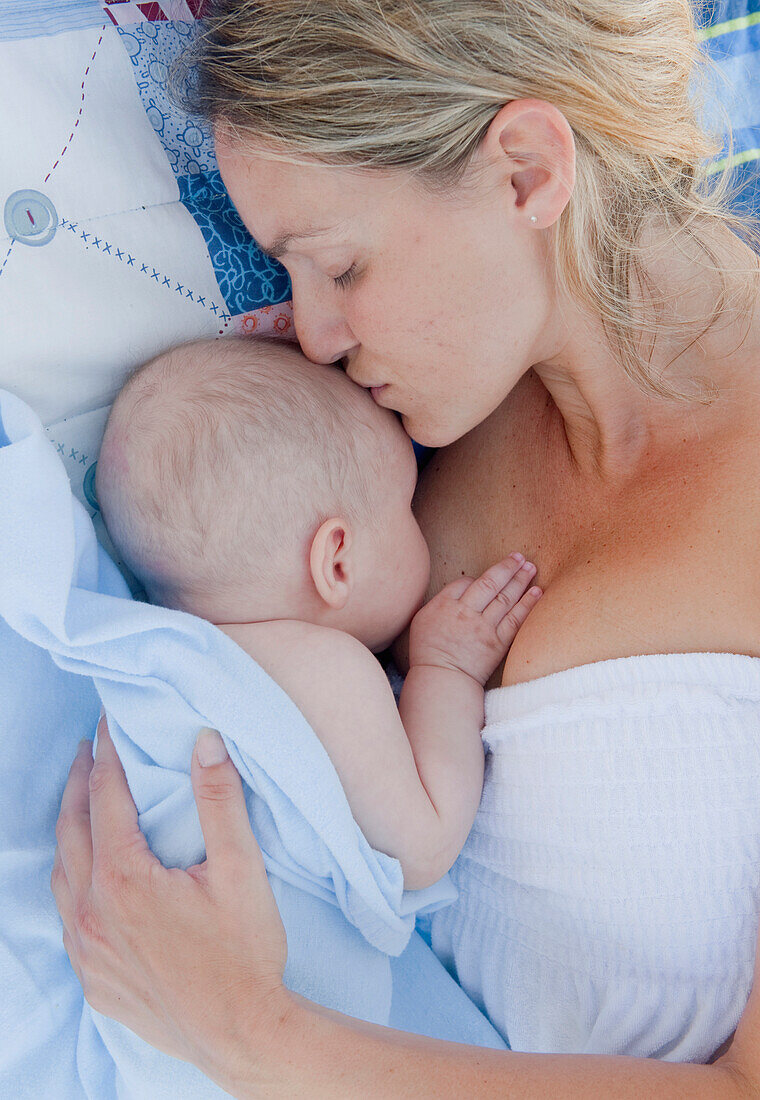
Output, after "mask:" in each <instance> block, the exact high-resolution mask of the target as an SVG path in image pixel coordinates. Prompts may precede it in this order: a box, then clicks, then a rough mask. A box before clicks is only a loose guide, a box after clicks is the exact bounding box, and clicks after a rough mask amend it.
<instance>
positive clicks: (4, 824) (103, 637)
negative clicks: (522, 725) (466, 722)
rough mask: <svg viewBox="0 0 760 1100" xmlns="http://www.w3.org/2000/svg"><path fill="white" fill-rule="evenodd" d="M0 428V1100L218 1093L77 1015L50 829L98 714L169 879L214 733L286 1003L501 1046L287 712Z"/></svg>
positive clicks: (253, 669) (187, 837) (419, 903)
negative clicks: (239, 800) (311, 1002)
mask: <svg viewBox="0 0 760 1100" xmlns="http://www.w3.org/2000/svg"><path fill="white" fill-rule="evenodd" d="M0 422H1V423H2V428H0V500H1V501H2V506H1V508H0V716H1V717H0V724H1V727H2V728H1V729H0V745H2V750H1V751H2V756H1V757H0V760H1V761H2V776H1V777H0V897H1V898H2V909H1V910H0V988H1V989H2V997H0V1002H1V1006H0V1035H1V1036H2V1038H1V1039H0V1095H2V1096H8V1097H13V1098H14V1100H19V1098H21V1097H42V1096H49V1097H55V1100H68V1098H69V1097H81V1096H88V1097H93V1098H95V1097H97V1100H110V1098H111V1097H116V1096H119V1097H125V1096H129V1097H135V1098H140V1100H145V1098H147V1097H150V1098H151V1100H162V1098H164V1097H166V1098H167V1100H168V1098H169V1097H171V1098H174V1097H178V1096H182V1097H183V1098H184V1100H187V1098H190V1097H200V1096H203V1097H208V1096H214V1095H217V1094H218V1093H219V1090H218V1089H216V1087H215V1086H213V1085H211V1083H210V1082H208V1081H207V1080H206V1079H205V1078H204V1077H202V1075H201V1074H199V1073H198V1072H197V1071H196V1070H195V1069H194V1068H193V1067H191V1066H188V1065H186V1064H185V1063H181V1062H177V1061H174V1060H173V1059H170V1058H168V1057H166V1056H164V1055H162V1054H159V1053H157V1052H156V1051H154V1050H152V1049H151V1048H150V1047H148V1046H147V1045H146V1044H144V1043H142V1041H140V1040H139V1039H137V1038H136V1036H134V1035H133V1034H132V1033H131V1032H129V1031H127V1030H126V1029H125V1028H122V1027H121V1026H120V1025H118V1024H115V1023H114V1022H113V1021H111V1020H108V1019H106V1018H104V1017H102V1016H100V1015H98V1014H97V1013H95V1012H93V1011H91V1010H90V1008H89V1007H88V1006H87V1005H86V1003H84V1001H83V998H82V994H81V990H80V988H79V985H78V982H77V979H76V977H75V976H74V974H73V972H72V970H71V968H70V966H69V964H68V961H67V958H66V955H65V953H64V951H63V948H62V944H61V925H60V921H59V918H58V915H57V913H56V911H55V908H54V906H53V902H52V898H51V896H50V892H49V877H50V871H51V867H52V857H53V850H54V847H55V838H54V827H55V820H56V817H57V812H58V805H59V801H60V794H61V791H62V788H63V784H64V782H65V778H66V773H67V770H68V767H69V764H70V762H71V759H72V757H73V754H74V751H75V747H76V743H77V741H78V739H79V738H80V737H82V736H83V735H90V734H92V732H93V731H94V728H95V724H96V721H97V717H98V712H99V706H100V702H99V696H100V698H102V700H103V702H104V704H105V706H106V710H107V712H108V715H109V719H110V728H111V730H112V733H113V738H114V742H115V744H116V746H117V749H118V751H119V754H120V756H121V759H122V761H123V763H124V766H125V769H126V772H127V777H128V779H129V783H130V787H131V790H132V793H133V796H134V798H135V801H136V803H137V806H138V809H139V811H140V822H141V826H142V828H143V830H144V831H145V833H146V835H147V837H148V840H149V842H150V845H151V847H152V848H153V850H154V851H155V852H156V853H157V854H158V855H159V856H160V858H161V859H162V860H163V861H164V862H165V863H167V864H170V865H174V866H187V865H189V864H191V863H194V862H197V861H198V860H199V859H201V858H202V855H203V842H202V836H201V832H200V827H199V824H198V819H197V814H196V811H195V804H194V801H193V798H192V792H191V787H190V779H189V764H190V755H191V750H192V746H193V743H194V740H195V736H196V734H197V731H198V729H199V727H201V726H204V725H209V726H213V727H216V728H218V729H220V730H221V731H222V733H223V735H224V737H225V740H226V743H227V746H228V748H229V751H230V754H231V756H232V759H233V760H234V762H235V764H236V765H237V767H238V769H239V770H240V773H241V775H242V776H243V779H244V782H245V787H246V796H247V799H248V808H249V812H250V816H251V821H252V823H253V827H254V831H255V833H256V836H257V837H258V839H259V842H260V844H261V846H262V849H263V851H264V855H265V859H266V863H267V868H268V870H269V872H270V878H271V882H272V886H273V888H274V890H275V894H276V897H277V901H278V904H279V906H280V909H281V912H282V917H283V921H284V923H285V927H286V930H287V933H288V945H289V959H288V967H287V972H286V981H287V984H288V985H289V986H290V987H291V988H293V989H295V990H297V991H298V992H300V993H303V994H304V995H305V996H307V997H311V998H313V999H315V1000H317V1001H319V1002H321V1003H322V1004H325V1005H329V1006H330V1007H334V1008H338V1009H342V1010H343V1011H345V1012H348V1013H350V1014H352V1015H355V1016H360V1017H363V1018H365V1019H368V1020H373V1021H377V1022H380V1023H388V1024H391V1025H392V1026H395V1027H402V1028H407V1029H410V1030H416V1031H420V1032H423V1033H427V1034H431V1035H436V1036H439V1037H441V1038H450V1039H459V1040H462V1041H466V1042H474V1043H480V1044H482V1045H489V1046H503V1044H502V1043H501V1041H500V1039H499V1037H498V1036H497V1035H496V1033H495V1032H494V1031H493V1030H492V1029H491V1027H490V1026H489V1024H488V1023H487V1022H486V1021H485V1019H484V1018H483V1017H482V1016H481V1015H480V1014H479V1013H478V1011H477V1010H476V1009H475V1008H474V1006H473V1005H472V1004H471V1003H470V1001H469V1000H468V999H467V998H466V997H465V995H464V994H463V993H462V991H461V990H460V988H459V987H458V986H457V985H456V984H455V983H454V982H453V981H452V979H451V978H450V977H449V976H448V974H447V973H446V972H445V971H444V970H443V968H442V967H441V965H440V964H439V963H438V961H437V960H436V959H435V957H434V956H433V955H432V953H431V952H430V950H429V949H428V947H427V945H426V944H425V943H424V942H423V941H422V939H421V938H420V937H419V935H418V934H417V933H415V932H414V925H415V915H416V914H418V913H422V912H425V911H429V910H431V909H433V908H437V907H439V906H441V905H443V904H446V903H447V901H448V900H449V899H450V898H451V897H452V888H451V886H450V884H449V882H448V880H443V881H442V882H441V883H439V884H438V885H436V886H435V887H432V888H430V889H429V890H426V891H419V892H416V893H409V892H404V890H403V884H402V876H401V871H400V867H399V865H398V863H397V862H396V861H395V860H393V859H391V858H389V857H388V856H385V855H381V854H378V853H377V852H374V851H373V850H372V849H371V848H370V847H369V846H368V844H367V843H366V841H365V840H364V837H363V836H362V834H361V832H360V831H359V829H358V827H357V826H356V824H355V822H354V821H353V818H352V816H351V813H350V810H349V808H348V804H347V802H346V800H345V796H344V795H343V791H342V789H341V786H340V783H339V781H338V778H337V775H336V774H335V771H334V769H333V767H332V765H331V763H330V761H329V759H328V757H327V755H326V754H325V752H324V750H323V749H322V747H321V744H320V743H319V741H318V740H317V738H316V736H315V735H314V733H313V732H312V730H311V729H310V727H309V726H308V725H307V723H306V721H305V720H304V718H303V717H302V715H301V714H300V712H299V711H298V710H297V709H296V707H295V706H294V705H293V703H291V701H290V700H289V699H288V697H287V696H286V695H285V694H284V693H283V692H282V691H281V690H280V688H279V687H278V686H277V685H276V684H275V683H274V682H273V681H272V680H270V679H269V678H268V677H267V676H266V674H265V673H264V672H263V671H262V670H261V669H260V668H259V667H258V666H257V665H256V664H254V663H253V662H252V661H251V660H250V659H249V658H248V657H247V655H246V654H244V653H243V652H242V650H240V649H239V648H238V647H237V646H235V645H234V643H232V642H231V641H230V639H228V638H227V637H226V636H225V635H224V634H222V633H221V632H220V631H218V630H216V628H215V627H213V626H211V625H210V624H208V623H205V622H203V621H201V620H199V619H195V618H194V617H192V616H189V615H185V614H182V613H179V612H170V611H166V610H163V609H161V608H155V607H150V606H148V605H146V604H141V603H136V602H134V601H133V600H131V599H130V597H129V593H128V591H127V588H126V585H125V584H124V581H123V580H122V578H121V575H120V574H119V573H118V571H117V570H116V568H115V566H114V565H113V564H112V562H111V561H110V559H109V558H108V557H107V555H106V554H105V553H104V551H103V550H102V549H101V548H100V547H99V545H98V544H97V542H96V539H95V535H94V532H93V528H92V525H91V522H90V519H89V517H88V516H87V514H86V513H85V511H84V509H83V508H82V507H81V506H80V505H79V504H78V502H77V501H76V500H75V499H74V498H73V497H72V495H71V492H70V488H69V483H68V479H67V477H66V474H65V471H64V469H63V465H62V463H61V460H60V457H59V456H58V454H57V453H56V451H55V449H54V448H53V447H52V446H51V444H50V442H49V441H48V439H47V438H46V436H45V434H44V432H43V429H42V426H41V424H40V422H39V420H38V418H37V417H36V415H35V414H34V413H33V412H32V411H31V410H30V409H29V408H28V407H27V406H26V405H24V404H23V403H22V402H20V401H19V400H18V399H17V398H15V397H13V396H11V395H10V394H8V393H5V392H3V391H0ZM357 735H360V731H357Z"/></svg>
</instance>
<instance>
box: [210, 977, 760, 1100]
mask: <svg viewBox="0 0 760 1100" xmlns="http://www.w3.org/2000/svg"><path fill="white" fill-rule="evenodd" d="M289 996H290V1001H291V1003H290V1006H289V1008H287V1009H286V1010H284V1011H283V1014H282V1018H281V1023H280V1027H279V1030H278V1031H277V1032H276V1033H275V1037H274V1039H273V1041H272V1044H271V1046H270V1048H269V1050H268V1052H267V1054H266V1056H265V1059H263V1060H262V1059H261V1057H257V1058H256V1059H255V1060H254V1059H251V1060H250V1062H249V1064H248V1065H247V1066H246V1058H245V1053H244V1052H238V1053H237V1055H236V1057H235V1058H234V1064H236V1065H237V1066H238V1067H240V1068H239V1069H238V1070H237V1071H236V1072H233V1073H232V1074H229V1073H225V1074H223V1075H222V1076H220V1078H219V1083H220V1084H221V1085H222V1086H223V1087H224V1088H225V1089H227V1090H228V1091H229V1092H231V1094H232V1095H233V1096H235V1097H237V1100H262V1098H263V1097H266V1098H267V1100H275V1098H279V1097H283V1098H285V1097H287V1098H289V1100H290V1098H296V1097H308V1098H309V1100H322V1098H324V1100H343V1098H354V1097H362V1098H365V1097H372V1100H384V1098H387V1100H391V1098H393V1100H396V1098H399V1097H414V1098H415V1100H425V1098H427V1097H429V1098H430V1100H440V1098H441V1097H442V1096H467V1097H499V1100H544V1098H546V1100H588V1098H589V1097H598V1098H600V1100H601V1098H604V1100H646V1098H649V1097H651V1098H652V1100H756V1098H757V1096H758V1091H757V1090H756V1089H755V1088H754V1086H753V1085H752V1084H750V1082H749V1081H748V1080H746V1079H745V1078H744V1076H743V1075H742V1074H741V1073H740V1072H739V1070H738V1069H737V1068H736V1066H735V1065H734V1063H733V1062H731V1061H729V1060H727V1059H721V1061H720V1062H717V1063H716V1064H715V1065H711V1066H701V1065H700V1066H696V1065H679V1064H674V1063H669V1062H657V1061H652V1060H647V1059H641V1058H622V1057H608V1056H592V1055H543V1054H542V1055H535V1054H513V1053H511V1052H505V1051H494V1050H487V1049H485V1048H482V1047H473V1046H465V1045H461V1044H459V1043H449V1042H443V1041H441V1040H435V1039H427V1038H424V1037H422V1036H417V1035H410V1034H408V1033H406V1032H401V1031H393V1030H391V1029H390V1028H385V1027H379V1026H377V1025H374V1024H367V1023H364V1022H362V1021H360V1020H354V1019H352V1018H350V1017H348V1016H343V1015H341V1014H340V1013H338V1012H332V1011H331V1010H329V1009H325V1008H322V1007H320V1006H318V1005H315V1004H313V1003H312V1002H311V1001H307V1000H304V999H303V998H302V997H299V996H297V995H293V994H291V995H289ZM230 1064H232V1063H230Z"/></svg>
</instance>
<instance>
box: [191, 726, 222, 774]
mask: <svg viewBox="0 0 760 1100" xmlns="http://www.w3.org/2000/svg"><path fill="white" fill-rule="evenodd" d="M195 751H196V752H197V753H198V763H199V764H200V766H201V767H202V768H210V767H213V765H214V764H223V763H224V762H225V760H227V759H228V758H229V754H228V752H227V749H226V748H225V746H224V741H222V738H221V737H220V735H219V733H218V732H217V731H216V730H212V729H209V728H208V726H205V727H204V728H203V729H202V730H201V732H200V733H199V734H198V737H197V739H196V742H195Z"/></svg>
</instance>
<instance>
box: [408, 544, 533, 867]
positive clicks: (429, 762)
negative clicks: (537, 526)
mask: <svg viewBox="0 0 760 1100" xmlns="http://www.w3.org/2000/svg"><path fill="white" fill-rule="evenodd" d="M534 574H535V566H533V565H532V564H531V563H529V562H525V561H524V559H523V558H522V555H517V554H515V555H512V556H511V557H509V558H507V559H506V560H505V561H502V562H499V563H498V564H497V565H494V566H492V567H491V568H490V569H488V570H487V571H486V572H485V573H484V574H483V575H482V576H481V577H480V578H479V579H478V580H472V578H470V577H462V578H460V579H459V580H457V581H453V582H452V583H451V584H449V585H447V586H446V588H444V589H443V590H442V591H441V592H439V593H438V595H437V596H435V597H434V598H433V599H432V600H430V602H429V603H427V604H426V605H425V606H424V607H423V608H422V610H421V611H419V612H418V613H417V615H416V616H415V617H414V620H413V621H412V625H411V629H410V633H409V672H408V674H407V677H406V681H405V683H404V688H403V691H402V692H401V699H400V701H399V711H400V716H401V720H402V722H403V725H404V730H405V731H406V735H407V737H408V739H409V743H410V745H411V748H412V752H413V754H414V759H415V763H416V766H417V771H418V774H419V778H420V782H421V784H422V785H423V787H424V788H425V791H426V793H427V795H428V798H429V800H430V802H431V804H432V806H433V808H434V809H435V812H436V815H437V818H438V824H437V826H436V827H435V829H434V832H433V836H434V837H436V838H438V842H439V845H440V847H439V846H438V845H433V846H432V847H429V848H428V850H427V852H426V851H425V849H424V848H423V849H421V851H420V856H421V857H422V861H421V863H420V865H419V866H418V867H416V868H415V878H419V877H421V878H424V879H427V880H429V881H431V882H434V881H436V879H437V878H440V876H441V875H442V874H444V873H445V872H446V871H447V870H448V869H449V867H451V865H452V864H453V862H454V860H455V859H456V857H457V855H458V854H459V852H460V851H461V849H462V847H463V845H464V842H465V840H466V839H467V836H468V834H469V832H470V829H471V827H472V823H473V821H474V819H475V814H476V813H477V809H478V805H479V803H480V796H481V792H482V788H483V745H482V741H481V731H482V729H483V721H484V714H483V699H484V686H485V684H486V682H487V681H488V678H489V677H490V675H491V674H492V672H493V671H494V669H495V668H497V667H498V665H499V664H500V662H501V661H502V659H503V658H504V655H505V654H506V652H507V650H508V649H509V647H510V646H511V644H512V642H513V641H514V638H515V635H516V633H517V631H518V629H519V627H520V626H521V625H522V623H523V622H524V621H525V619H526V618H527V616H528V613H529V612H530V610H531V609H532V608H533V607H534V606H535V604H536V603H537V602H538V600H539V599H540V596H541V590H540V589H538V588H530V589H529V590H528V591H527V592H526V591H525V590H526V587H527V585H528V584H529V583H530V581H531V580H532V578H533V576H534ZM431 839H432V838H431Z"/></svg>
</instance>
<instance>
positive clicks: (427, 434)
mask: <svg viewBox="0 0 760 1100" xmlns="http://www.w3.org/2000/svg"><path fill="white" fill-rule="evenodd" d="M399 415H400V417H401V423H402V424H403V425H404V431H405V432H406V434H407V435H408V436H409V437H410V438H411V439H413V440H414V442H415V443H419V445H420V446H421V447H447V446H448V445H449V443H453V442H454V440H455V439H459V436H460V435H461V434H462V433H461V432H457V431H456V430H455V429H452V428H448V429H447V428H446V426H445V425H432V424H426V423H425V422H424V420H417V419H415V417H413V416H407V415H406V414H405V413H399Z"/></svg>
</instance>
